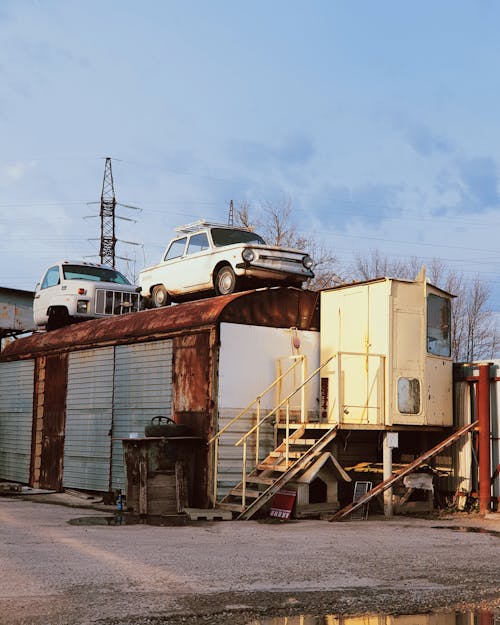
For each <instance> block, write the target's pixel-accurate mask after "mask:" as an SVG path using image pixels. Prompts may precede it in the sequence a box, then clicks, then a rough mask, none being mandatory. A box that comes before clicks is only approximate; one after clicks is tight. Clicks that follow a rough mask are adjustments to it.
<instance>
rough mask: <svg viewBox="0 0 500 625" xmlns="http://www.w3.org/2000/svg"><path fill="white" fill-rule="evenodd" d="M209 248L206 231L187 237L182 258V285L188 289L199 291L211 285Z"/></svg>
mask: <svg viewBox="0 0 500 625" xmlns="http://www.w3.org/2000/svg"><path fill="white" fill-rule="evenodd" d="M210 258H211V249H210V243H209V241H208V236H207V233H206V232H198V233H196V234H192V235H191V236H190V237H189V241H188V245H187V248H186V255H185V257H184V260H183V267H184V287H185V288H186V289H187V290H189V291H201V290H204V289H207V288H210V287H211V286H212V275H211V271H210Z"/></svg>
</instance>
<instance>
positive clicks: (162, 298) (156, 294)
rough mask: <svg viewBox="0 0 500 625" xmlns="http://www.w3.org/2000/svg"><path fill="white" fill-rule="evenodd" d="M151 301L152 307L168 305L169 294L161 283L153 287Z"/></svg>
mask: <svg viewBox="0 0 500 625" xmlns="http://www.w3.org/2000/svg"><path fill="white" fill-rule="evenodd" d="M151 302H152V304H153V308H162V307H163V306H170V295H169V294H168V293H167V289H166V288H165V287H164V286H163V284H158V285H157V286H155V287H154V289H153V293H152V295H151Z"/></svg>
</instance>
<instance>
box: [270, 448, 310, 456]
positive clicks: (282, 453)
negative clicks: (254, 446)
mask: <svg viewBox="0 0 500 625" xmlns="http://www.w3.org/2000/svg"><path fill="white" fill-rule="evenodd" d="M278 449H279V447H278ZM278 449H276V450H275V451H272V452H271V453H270V454H269V456H268V458H284V457H285V455H286V451H285V450H283V451H278ZM301 456H302V454H301V453H300V451H289V452H288V457H289V458H300V457H301Z"/></svg>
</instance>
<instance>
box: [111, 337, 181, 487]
mask: <svg viewBox="0 0 500 625" xmlns="http://www.w3.org/2000/svg"><path fill="white" fill-rule="evenodd" d="M156 415H166V416H167V417H171V416H172V341H171V340H164V341H155V342H153V343H139V344H135V345H119V346H117V347H116V354H115V396H114V416H113V438H125V437H128V436H129V434H130V433H131V432H137V433H138V434H139V436H141V437H142V436H144V427H145V426H146V425H147V424H148V423H150V421H151V419H152V418H153V417H155V416H156ZM111 475H112V488H113V489H120V490H123V489H124V488H125V469H124V464H123V446H122V443H121V441H119V440H113V452H112V468H111Z"/></svg>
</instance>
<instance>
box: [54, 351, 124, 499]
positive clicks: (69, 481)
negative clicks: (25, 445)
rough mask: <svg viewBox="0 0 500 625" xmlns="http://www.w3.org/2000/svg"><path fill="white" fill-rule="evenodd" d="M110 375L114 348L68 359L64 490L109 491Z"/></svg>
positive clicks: (80, 353) (111, 406)
mask: <svg viewBox="0 0 500 625" xmlns="http://www.w3.org/2000/svg"><path fill="white" fill-rule="evenodd" d="M113 372H114V347H104V348H99V349H89V350H85V351H80V352H73V353H71V354H70V355H69V362H68V391H67V396H66V434H65V442H64V472H63V486H64V487H65V488H81V489H86V490H100V491H108V490H109V480H110V476H109V467H110V460H111V427H112V408H113Z"/></svg>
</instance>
